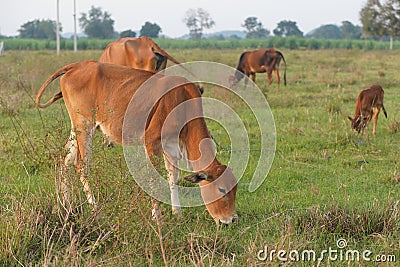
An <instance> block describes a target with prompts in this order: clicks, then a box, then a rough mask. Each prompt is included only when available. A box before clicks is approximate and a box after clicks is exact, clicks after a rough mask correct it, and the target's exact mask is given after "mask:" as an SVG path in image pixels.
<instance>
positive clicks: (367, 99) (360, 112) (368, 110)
mask: <svg viewBox="0 0 400 267" xmlns="http://www.w3.org/2000/svg"><path fill="white" fill-rule="evenodd" d="M383 96H384V91H383V89H382V87H381V86H380V85H372V86H371V87H370V88H367V89H365V90H362V91H361V92H360V94H359V95H358V98H357V102H356V111H355V112H354V118H352V117H350V116H348V118H349V120H350V121H351V128H352V129H353V130H354V131H356V132H358V133H360V132H361V130H363V132H364V130H365V128H366V127H367V125H368V123H369V122H370V121H371V119H372V115H373V116H374V126H373V128H372V134H373V135H375V134H376V122H377V120H378V115H379V112H380V109H381V108H382V110H383V113H384V114H385V117H386V118H387V113H386V110H385V107H384V106H383ZM374 109H375V112H374ZM364 133H365V132H364Z"/></svg>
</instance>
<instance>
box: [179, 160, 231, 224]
mask: <svg viewBox="0 0 400 267" xmlns="http://www.w3.org/2000/svg"><path fill="white" fill-rule="evenodd" d="M185 180H187V181H189V182H192V183H196V184H199V185H200V191H201V196H202V197H203V200H204V203H205V204H206V207H207V210H208V212H209V213H210V215H211V216H212V217H213V219H214V220H215V222H216V223H217V224H219V223H220V222H221V223H224V224H229V223H231V222H234V221H236V220H237V219H238V216H237V214H236V208H235V199H236V190H237V181H236V178H235V176H234V175H233V173H232V170H231V169H230V168H228V167H227V166H225V165H217V166H216V167H212V168H208V169H207V170H206V171H202V172H197V173H194V174H190V175H188V176H186V177H185Z"/></svg>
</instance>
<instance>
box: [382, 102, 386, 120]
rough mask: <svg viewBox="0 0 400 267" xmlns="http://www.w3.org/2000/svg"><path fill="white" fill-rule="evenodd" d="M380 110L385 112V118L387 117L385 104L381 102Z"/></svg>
mask: <svg viewBox="0 0 400 267" xmlns="http://www.w3.org/2000/svg"><path fill="white" fill-rule="evenodd" d="M382 110H383V114H385V118H386V119H387V113H386V109H385V106H384V105H383V104H382Z"/></svg>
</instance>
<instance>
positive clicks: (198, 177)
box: [184, 172, 208, 184]
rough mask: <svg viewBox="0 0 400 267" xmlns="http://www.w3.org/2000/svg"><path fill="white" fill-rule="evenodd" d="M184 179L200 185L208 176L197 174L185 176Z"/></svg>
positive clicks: (201, 173)
mask: <svg viewBox="0 0 400 267" xmlns="http://www.w3.org/2000/svg"><path fill="white" fill-rule="evenodd" d="M184 179H185V180H186V181H188V182H191V183H194V184H198V183H200V182H201V181H204V180H207V179H208V174H207V173H205V172H196V173H193V174H189V175H187V176H185V177H184Z"/></svg>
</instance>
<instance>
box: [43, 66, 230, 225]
mask: <svg viewBox="0 0 400 267" xmlns="http://www.w3.org/2000/svg"><path fill="white" fill-rule="evenodd" d="M58 77H61V78H60V86H61V92H59V93H57V94H55V95H54V96H53V98H52V99H50V100H49V101H47V103H45V104H41V103H40V99H41V96H42V94H43V92H44V90H45V89H46V87H47V86H48V85H49V84H50V83H51V82H52V81H53V80H55V79H57V78H58ZM150 78H151V79H150ZM142 85H143V86H145V90H143V89H140V90H138V89H139V88H141V86H142ZM146 86H147V87H149V88H147V87H146ZM170 89H171V90H170ZM134 96H135V98H133V97H134ZM60 98H64V102H65V105H66V108H67V110H68V114H69V116H70V119H71V137H70V139H69V141H68V142H67V148H68V151H69V152H68V154H67V156H66V157H65V165H66V166H70V165H71V164H72V163H74V165H75V167H76V169H77V170H78V171H79V172H80V178H81V182H82V183H83V187H84V191H85V193H86V197H87V200H88V202H89V203H90V204H93V205H95V204H96V202H95V199H94V195H93V193H92V190H91V189H90V186H89V182H88V180H87V177H86V176H87V172H88V164H89V158H90V146H91V141H92V138H93V134H94V132H95V129H96V128H99V129H100V130H101V131H102V132H103V133H104V134H105V135H107V136H108V137H109V139H110V140H111V141H113V142H115V143H120V144H121V143H122V141H123V137H122V135H123V133H122V131H123V125H125V124H126V123H127V124H131V125H133V126H136V125H139V129H140V130H142V128H141V125H142V126H143V132H140V133H139V135H140V137H141V140H142V141H141V142H142V144H143V145H144V147H145V149H146V152H147V156H148V157H149V159H150V160H152V162H153V164H154V165H158V163H157V162H159V161H158V160H157V159H158V158H159V157H164V164H165V168H166V169H167V173H168V183H169V187H170V191H171V203H172V210H173V212H174V213H177V214H181V209H180V203H179V198H178V187H177V182H178V179H179V176H178V175H179V172H178V167H177V166H178V164H177V161H178V160H179V159H181V158H182V153H183V152H182V151H184V152H185V153H184V154H185V155H186V157H187V159H188V160H189V162H190V163H191V166H192V168H193V170H194V171H195V173H194V174H191V175H188V176H186V177H185V179H186V180H188V181H190V182H192V183H197V184H199V185H200V192H201V195H202V197H203V200H204V202H205V204H206V208H207V210H208V211H209V213H210V215H211V216H212V217H213V218H214V220H215V221H216V222H217V223H219V222H222V223H226V224H228V223H231V222H232V221H234V220H235V219H236V218H237V215H236V209H235V196H236V190H237V181H236V179H235V177H234V175H233V173H232V170H231V169H230V168H228V167H227V166H226V165H223V164H221V163H220V162H219V161H218V160H217V158H216V157H215V150H214V146H213V142H212V141H211V136H210V134H209V131H208V129H207V125H206V122H205V119H204V117H203V109H202V99H201V95H200V92H199V90H198V89H197V88H196V86H195V85H194V84H193V83H191V82H189V81H188V80H186V79H184V78H182V77H177V76H164V75H159V74H156V75H154V73H153V72H148V71H143V70H137V69H133V68H129V67H124V66H119V65H114V64H107V63H99V62H96V61H84V62H80V63H75V64H71V65H68V66H65V67H63V68H61V69H59V70H57V71H56V72H55V73H54V74H52V75H51V76H50V77H49V78H48V79H47V80H46V81H45V82H44V84H43V85H42V86H41V88H40V89H39V91H38V93H37V96H36V105H37V106H38V107H40V108H45V107H48V106H50V105H51V104H52V103H53V102H55V101H56V100H58V99H60ZM131 99H135V100H136V101H137V102H134V103H136V104H134V105H133V106H132V104H130V102H131ZM154 100H155V101H154ZM188 103H189V104H188ZM149 107H150V108H149ZM176 110H179V112H176ZM128 114H129V116H133V117H134V118H135V119H134V120H133V121H125V120H124V118H125V116H128ZM124 134H127V133H126V132H124ZM128 134H131V133H130V132H129V133H128ZM82 162H83V163H84V166H81V163H82ZM149 183H150V182H149ZM61 185H62V191H63V196H64V198H67V200H68V198H69V190H68V188H67V183H66V182H64V183H62V184H61ZM158 205H159V204H158V202H157V201H154V202H153V211H154V212H155V214H158Z"/></svg>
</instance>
